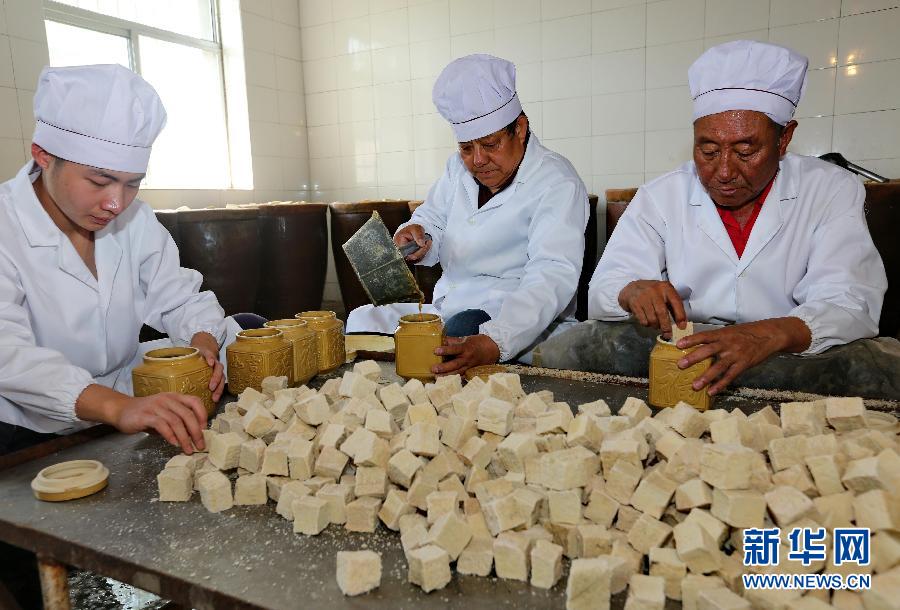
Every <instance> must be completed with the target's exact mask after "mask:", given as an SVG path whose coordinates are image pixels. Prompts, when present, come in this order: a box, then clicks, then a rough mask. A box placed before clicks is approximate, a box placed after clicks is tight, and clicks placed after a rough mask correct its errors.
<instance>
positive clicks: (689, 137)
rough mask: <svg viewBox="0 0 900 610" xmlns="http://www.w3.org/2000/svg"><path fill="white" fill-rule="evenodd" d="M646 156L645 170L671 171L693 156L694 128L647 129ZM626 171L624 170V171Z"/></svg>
mask: <svg viewBox="0 0 900 610" xmlns="http://www.w3.org/2000/svg"><path fill="white" fill-rule="evenodd" d="M645 142H646V144H647V148H646V151H645V156H644V171H645V172H662V173H665V172H670V171H672V170H673V169H675V168H676V167H678V166H679V165H681V164H682V163H684V162H685V161H690V160H691V157H692V154H693V153H692V150H693V145H694V144H693V143H694V130H693V129H690V128H689V129H671V130H667V131H647V132H646V133H645ZM623 173H624V172H623Z"/></svg>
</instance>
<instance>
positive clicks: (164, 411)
mask: <svg viewBox="0 0 900 610" xmlns="http://www.w3.org/2000/svg"><path fill="white" fill-rule="evenodd" d="M75 415H76V416H77V417H78V418H79V419H81V420H84V421H94V422H100V423H104V424H109V425H111V426H114V427H115V428H116V429H117V430H118V431H119V432H123V433H125V434H134V433H135V432H156V433H157V434H159V435H160V436H162V437H163V438H164V439H166V440H167V441H168V442H169V443H171V444H172V445H175V446H176V447H181V450H182V451H184V453H186V454H188V455H190V454H191V453H193V452H194V451H195V449H197V450H200V451H203V450H204V449H205V446H204V443H203V429H204V428H206V409H205V408H204V407H203V402H202V401H201V400H200V399H199V398H197V397H196V396H188V395H187V394H176V393H175V392H163V393H160V394H153V395H152V396H144V397H141V398H134V397H132V396H128V395H127V394H122V393H121V392H116V391H115V390H112V389H110V388H107V387H105V386H102V385H99V384H91V385H89V386H88V387H86V388H85V389H84V391H82V392H81V395H80V396H79V397H78V400H76V401H75Z"/></svg>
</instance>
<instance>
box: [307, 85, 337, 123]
mask: <svg viewBox="0 0 900 610" xmlns="http://www.w3.org/2000/svg"><path fill="white" fill-rule="evenodd" d="M337 122H338V96H337V93H336V92H334V91H329V92H326V93H310V94H307V96H306V123H307V124H308V125H309V126H310V127H315V126H317V125H333V124H335V123H337Z"/></svg>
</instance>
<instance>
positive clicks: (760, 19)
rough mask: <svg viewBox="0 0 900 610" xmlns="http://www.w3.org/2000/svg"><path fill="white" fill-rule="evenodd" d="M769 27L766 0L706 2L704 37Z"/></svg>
mask: <svg viewBox="0 0 900 610" xmlns="http://www.w3.org/2000/svg"><path fill="white" fill-rule="evenodd" d="M766 27H769V2H768V0H754V1H753V2H747V1H746V0H707V2H706V29H705V33H704V35H705V36H722V35H724V34H734V33H736V32H744V31H747V30H756V29H760V28H766Z"/></svg>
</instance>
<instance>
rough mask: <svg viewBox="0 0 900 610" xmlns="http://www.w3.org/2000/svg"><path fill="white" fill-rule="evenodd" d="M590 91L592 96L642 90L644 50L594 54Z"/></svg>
mask: <svg viewBox="0 0 900 610" xmlns="http://www.w3.org/2000/svg"><path fill="white" fill-rule="evenodd" d="M591 63H592V67H591V89H592V91H593V94H594V95H601V94H604V93H618V92H621V91H635V90H638V89H641V90H642V89H643V88H644V74H645V69H644V49H642V48H641V49H631V50H627V51H617V52H615V53H605V54H603V55H597V54H594V55H593V56H592V57H591Z"/></svg>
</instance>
